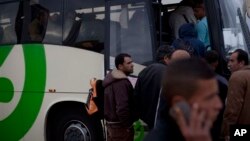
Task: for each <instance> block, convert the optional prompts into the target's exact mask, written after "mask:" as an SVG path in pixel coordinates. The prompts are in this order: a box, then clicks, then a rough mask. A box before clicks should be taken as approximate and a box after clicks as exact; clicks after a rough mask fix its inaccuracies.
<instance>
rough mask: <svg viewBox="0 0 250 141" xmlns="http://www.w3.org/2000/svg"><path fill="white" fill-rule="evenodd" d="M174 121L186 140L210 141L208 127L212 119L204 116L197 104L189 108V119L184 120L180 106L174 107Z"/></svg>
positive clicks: (209, 127) (210, 125)
mask: <svg viewBox="0 0 250 141" xmlns="http://www.w3.org/2000/svg"><path fill="white" fill-rule="evenodd" d="M174 110H175V112H176V122H177V124H178V126H179V128H180V130H181V133H182V135H183V136H184V138H185V140H186V141H212V139H211V135H210V129H211V127H212V121H211V120H208V119H206V118H205V112H204V111H199V107H198V105H197V104H194V105H193V106H192V109H191V114H190V118H189V121H186V120H185V118H184V115H183V112H182V111H181V109H180V108H178V107H174Z"/></svg>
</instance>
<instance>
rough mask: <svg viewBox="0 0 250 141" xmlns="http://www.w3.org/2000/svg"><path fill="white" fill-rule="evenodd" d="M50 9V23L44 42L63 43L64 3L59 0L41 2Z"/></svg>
mask: <svg viewBox="0 0 250 141" xmlns="http://www.w3.org/2000/svg"><path fill="white" fill-rule="evenodd" d="M40 4H41V5H42V6H43V7H46V8H47V9H48V10H49V17H48V24H47V29H46V33H45V37H44V40H43V43H49V44H57V45H60V44H62V19H63V12H62V8H63V4H62V3H60V2H58V0H43V1H41V3H40Z"/></svg>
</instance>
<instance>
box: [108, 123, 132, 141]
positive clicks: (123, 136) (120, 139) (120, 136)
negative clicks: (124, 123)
mask: <svg viewBox="0 0 250 141" xmlns="http://www.w3.org/2000/svg"><path fill="white" fill-rule="evenodd" d="M134 134H135V133H134V127H133V126H131V127H119V126H114V125H109V124H107V141H133V140H134Z"/></svg>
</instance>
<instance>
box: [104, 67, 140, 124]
mask: <svg viewBox="0 0 250 141" xmlns="http://www.w3.org/2000/svg"><path fill="white" fill-rule="evenodd" d="M103 86H104V87H105V89H104V118H105V119H106V120H107V121H108V122H115V124H116V125H117V126H121V127H130V126H131V125H132V124H133V122H134V121H135V120H136V114H135V110H134V98H133V86H132V84H131V83H130V81H129V80H128V78H127V76H126V75H125V74H124V73H123V72H122V71H119V70H113V71H112V72H111V73H109V74H108V75H107V76H106V77H105V79H104V81H103Z"/></svg>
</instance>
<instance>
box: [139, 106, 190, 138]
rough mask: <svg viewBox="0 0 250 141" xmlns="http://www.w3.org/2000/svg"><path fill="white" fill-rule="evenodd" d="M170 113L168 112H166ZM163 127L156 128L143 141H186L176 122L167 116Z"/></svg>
mask: <svg viewBox="0 0 250 141" xmlns="http://www.w3.org/2000/svg"><path fill="white" fill-rule="evenodd" d="M165 112H166V113H168V111H165ZM162 123H163V125H162V126H158V127H155V128H154V129H153V130H151V131H150V132H149V133H148V134H147V136H146V137H145V138H144V140H143V141H185V139H184V137H183V135H182V133H181V131H180V129H179V127H178V125H177V124H176V122H175V120H174V119H173V118H171V117H170V115H169V114H166V117H165V120H164V122H162Z"/></svg>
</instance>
